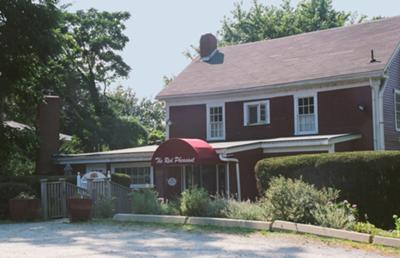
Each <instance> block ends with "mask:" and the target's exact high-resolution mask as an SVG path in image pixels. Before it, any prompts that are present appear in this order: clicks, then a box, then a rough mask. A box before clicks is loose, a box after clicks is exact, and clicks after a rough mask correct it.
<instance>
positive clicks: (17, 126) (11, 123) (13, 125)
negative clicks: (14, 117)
mask: <svg viewBox="0 0 400 258" xmlns="http://www.w3.org/2000/svg"><path fill="white" fill-rule="evenodd" d="M4 125H5V126H8V127H10V128H13V129H16V130H19V131H22V130H34V129H33V128H32V127H31V126H29V125H26V124H22V123H18V122H15V121H11V120H9V121H4ZM59 139H60V140H62V141H71V140H72V136H71V135H68V134H63V133H60V134H59Z"/></svg>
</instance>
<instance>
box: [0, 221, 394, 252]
mask: <svg viewBox="0 0 400 258" xmlns="http://www.w3.org/2000/svg"><path fill="white" fill-rule="evenodd" d="M0 257H2V258H6V257H40V258H46V257H57V258H61V257H175V258H176V257H324V258H326V257H387V256H380V255H379V254H377V253H367V252H364V251H361V250H357V249H351V248H342V247H336V246H328V245H325V244H323V243H320V242H318V241H314V240H309V239H307V238H304V237H300V236H295V235H293V236H291V235H288V236H286V235H279V234H277V235H274V234H272V235H268V236H262V235H260V234H251V235H238V234H225V233H211V232H196V233H194V232H188V231H182V230H176V229H168V228H156V227H147V226H146V227H142V226H135V225H129V226H123V225H115V224H100V223H90V224H86V223H85V224H84V223H82V224H70V223H66V222H63V221H53V222H40V223H27V224H0Z"/></svg>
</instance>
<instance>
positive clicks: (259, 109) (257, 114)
mask: <svg viewBox="0 0 400 258" xmlns="http://www.w3.org/2000/svg"><path fill="white" fill-rule="evenodd" d="M243 114H244V119H243V121H244V125H245V126H247V125H264V124H269V123H270V119H269V100H264V101H257V102H246V103H244V104H243Z"/></svg>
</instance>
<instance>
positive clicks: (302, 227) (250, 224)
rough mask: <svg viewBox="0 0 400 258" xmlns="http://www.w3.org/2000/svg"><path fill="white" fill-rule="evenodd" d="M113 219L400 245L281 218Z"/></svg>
mask: <svg viewBox="0 0 400 258" xmlns="http://www.w3.org/2000/svg"><path fill="white" fill-rule="evenodd" d="M113 220H116V221H133V222H147V223H170V224H182V225H183V224H191V225H213V226H219V227H239V228H248V229H258V230H273V229H278V230H288V231H294V232H299V233H307V234H313V235H318V236H325V237H334V238H339V239H345V240H352V241H357V242H363V243H373V244H379V245H384V246H391V247H398V248H399V247H400V238H399V239H397V238H391V237H382V236H372V235H370V234H365V233H358V232H353V231H347V230H341V229H333V228H325V227H320V226H313V225H307V224H300V223H294V222H288V221H282V220H275V221H274V222H267V221H254V220H241V219H225V218H207V217H185V216H170V215H147V214H130V213H119V214H115V215H114V218H113Z"/></svg>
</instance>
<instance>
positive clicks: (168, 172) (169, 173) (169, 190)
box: [164, 166, 182, 199]
mask: <svg viewBox="0 0 400 258" xmlns="http://www.w3.org/2000/svg"><path fill="white" fill-rule="evenodd" d="M164 172H165V173H164V175H165V177H164V185H165V197H167V198H168V199H174V198H177V197H178V196H179V195H180V193H181V184H182V183H181V174H182V166H173V167H165V169H164Z"/></svg>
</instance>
